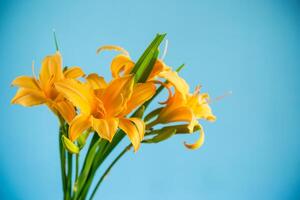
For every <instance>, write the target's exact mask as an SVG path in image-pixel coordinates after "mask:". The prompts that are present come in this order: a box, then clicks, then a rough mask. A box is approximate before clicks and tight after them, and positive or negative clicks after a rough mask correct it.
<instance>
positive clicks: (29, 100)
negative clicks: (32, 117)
mask: <svg viewBox="0 0 300 200" xmlns="http://www.w3.org/2000/svg"><path fill="white" fill-rule="evenodd" d="M45 102H46V98H45V96H44V95H43V93H42V92H40V91H37V90H33V89H27V88H20V89H19V90H18V91H17V93H16V95H15V96H14V98H13V99H12V100H11V103H13V104H20V105H22V106H26V107H27V106H35V105H39V104H43V103H45Z"/></svg>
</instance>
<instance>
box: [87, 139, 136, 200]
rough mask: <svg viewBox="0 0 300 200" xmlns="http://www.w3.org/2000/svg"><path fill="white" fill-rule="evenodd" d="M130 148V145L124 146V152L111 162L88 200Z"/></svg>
mask: <svg viewBox="0 0 300 200" xmlns="http://www.w3.org/2000/svg"><path fill="white" fill-rule="evenodd" d="M131 147H132V144H129V145H128V146H126V147H125V148H124V150H123V151H122V152H121V153H120V154H119V155H118V156H117V157H116V158H115V159H114V160H113V162H112V163H111V164H110V165H109V167H108V168H107V169H106V170H105V172H104V173H103V175H102V176H101V178H100V179H99V181H98V182H97V185H96V187H95V188H94V190H93V192H92V194H91V197H90V200H91V199H93V197H94V195H95V194H96V192H97V189H98V187H99V186H100V185H101V183H102V182H103V180H104V179H105V177H106V176H107V175H108V173H109V172H110V170H111V169H112V168H113V166H114V165H115V164H116V163H117V162H118V160H120V158H121V157H122V156H123V155H124V154H125V153H126V152H127V151H129V150H130V148H131Z"/></svg>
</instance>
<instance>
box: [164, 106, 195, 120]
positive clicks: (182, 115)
mask: <svg viewBox="0 0 300 200" xmlns="http://www.w3.org/2000/svg"><path fill="white" fill-rule="evenodd" d="M192 120H193V112H192V110H191V109H190V108H188V107H186V106H181V107H178V108H175V109H168V107H166V108H164V109H163V110H162V111H161V114H160V115H159V116H158V121H159V122H160V123H169V122H180V121H184V122H192Z"/></svg>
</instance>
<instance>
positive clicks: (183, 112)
mask: <svg viewBox="0 0 300 200" xmlns="http://www.w3.org/2000/svg"><path fill="white" fill-rule="evenodd" d="M208 99H209V97H208V94H206V93H204V94H200V89H199V87H198V88H197V89H196V91H195V92H194V93H193V94H189V93H188V94H186V95H182V94H181V93H179V92H178V91H175V94H174V95H173V96H172V97H171V98H170V99H169V100H168V101H167V103H166V106H165V107H164V108H163V109H162V110H161V111H160V113H159V114H158V117H157V119H156V120H155V123H161V124H166V123H171V122H187V123H188V128H189V131H190V132H192V131H193V130H194V127H195V126H200V132H201V136H200V138H199V140H198V141H197V142H196V143H195V144H193V145H186V146H187V147H188V148H191V149H195V148H199V147H200V146H201V145H202V144H203V142H204V132H203V128H202V127H201V125H200V124H199V122H198V120H199V119H204V120H208V121H214V120H215V119H216V117H215V116H214V115H213V114H212V111H211V109H210V107H209V104H208Z"/></svg>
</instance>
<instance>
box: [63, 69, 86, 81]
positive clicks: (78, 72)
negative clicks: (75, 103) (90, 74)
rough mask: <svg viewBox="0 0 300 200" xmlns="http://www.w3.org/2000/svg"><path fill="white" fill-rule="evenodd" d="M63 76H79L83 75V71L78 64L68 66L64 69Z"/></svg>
mask: <svg viewBox="0 0 300 200" xmlns="http://www.w3.org/2000/svg"><path fill="white" fill-rule="evenodd" d="M64 76H65V78H74V79H76V78H79V77H82V76H84V72H83V71H82V69H81V68H80V67H78V66H75V67H69V68H68V69H67V70H66V71H64Z"/></svg>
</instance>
